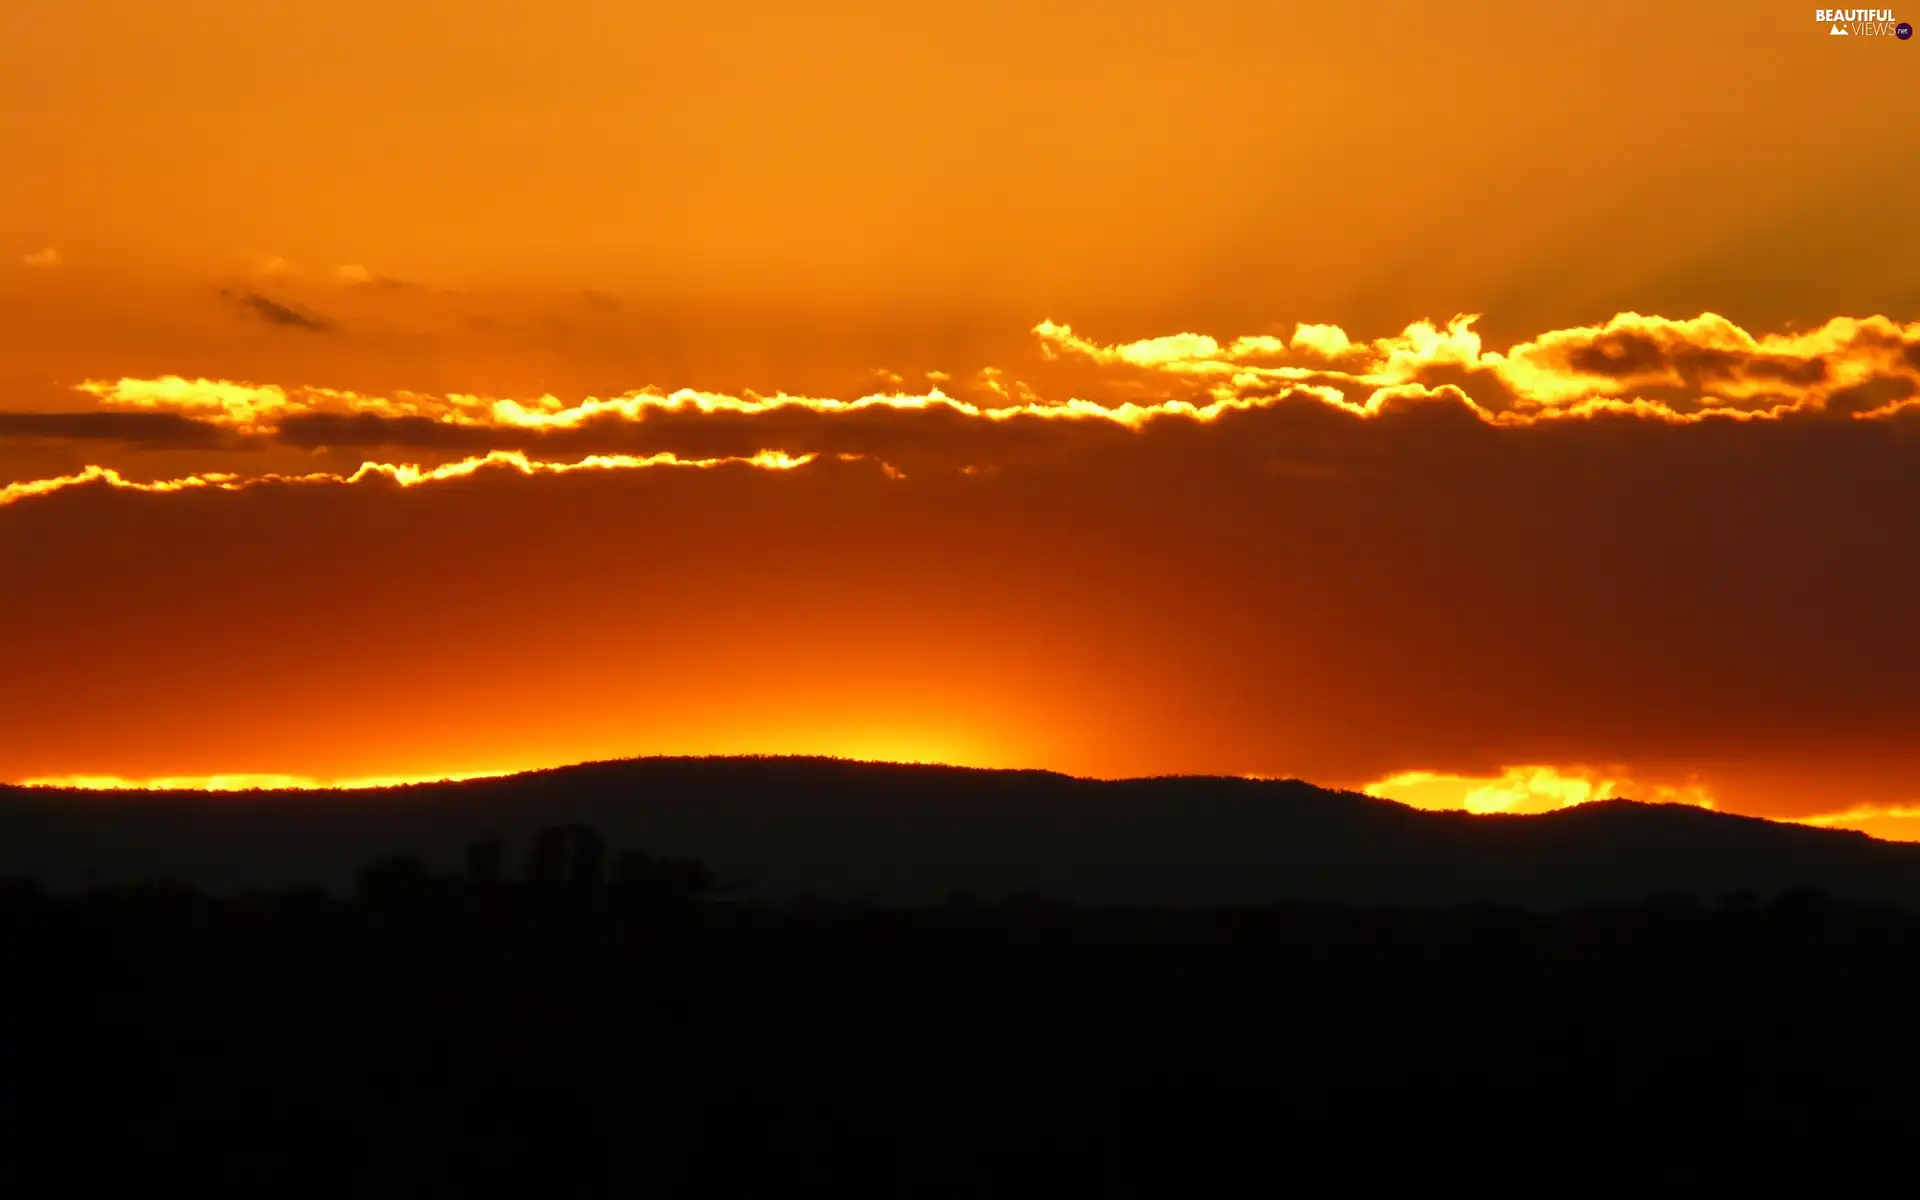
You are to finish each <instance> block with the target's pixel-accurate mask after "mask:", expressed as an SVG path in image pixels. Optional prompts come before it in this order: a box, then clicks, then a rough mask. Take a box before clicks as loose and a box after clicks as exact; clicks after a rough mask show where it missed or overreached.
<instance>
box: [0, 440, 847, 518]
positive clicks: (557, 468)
mask: <svg viewBox="0 0 1920 1200" xmlns="http://www.w3.org/2000/svg"><path fill="white" fill-rule="evenodd" d="M813 457H814V456H813V455H803V456H800V457H793V456H790V455H787V454H783V453H781V452H779V451H777V450H767V451H762V452H761V453H759V454H755V455H750V456H746V457H729V458H705V459H688V458H680V457H678V456H677V455H673V454H653V455H648V456H646V457H638V456H635V455H629V454H593V455H588V456H587V457H586V458H583V459H581V460H579V461H578V462H570V463H556V462H542V461H538V460H535V459H529V458H528V457H527V456H526V455H524V454H522V453H520V452H519V451H517V450H495V451H493V452H492V453H489V454H484V455H480V456H478V457H475V458H464V459H461V460H460V461H458V462H452V463H443V464H442V465H440V466H437V467H422V466H418V465H416V464H413V463H373V462H370V463H362V464H361V465H360V468H359V469H358V470H356V471H354V472H353V473H352V474H349V475H336V474H333V473H331V472H315V473H313V474H308V475H279V474H269V475H247V476H243V475H235V474H231V473H219V472H216V473H210V474H203V475H189V476H185V477H183V478H180V479H160V480H152V481H146V482H141V481H135V480H129V479H127V478H125V477H124V476H122V475H121V474H120V472H118V471H115V470H112V469H110V468H107V467H94V466H90V467H88V468H86V469H85V470H83V471H80V472H78V473H76V474H73V475H63V476H61V477H59V478H57V479H36V480H31V481H29V482H25V483H10V484H8V485H6V486H5V487H3V488H0V508H5V507H6V506H7V505H9V504H15V503H18V502H19V501H21V500H25V499H28V498H30V497H34V496H45V495H49V494H51V493H53V492H57V491H61V490H63V489H66V488H72V487H84V486H86V485H88V484H103V485H105V486H107V487H111V488H118V489H121V490H125V491H133V492H154V493H165V492H185V491H195V490H200V489H205V488H212V489H215V490H218V491H225V492H236V491H240V490H242V489H244V488H250V487H258V486H261V485H263V484H355V483H360V482H362V481H363V480H367V479H372V478H384V479H387V480H389V481H391V482H393V483H395V484H398V485H399V486H401V487H417V486H420V485H421V484H428V483H441V482H444V481H446V480H449V479H464V478H466V477H467V476H470V475H473V474H474V473H476V472H478V471H481V470H484V469H487V468H493V467H503V468H507V469H510V470H514V471H518V472H519V473H520V474H522V475H566V474H570V473H572V472H575V471H633V470H642V469H645V468H648V467H695V468H701V469H710V468H713V467H722V466H730V465H738V466H747V467H755V468H759V469H761V470H768V471H790V470H793V469H794V468H796V467H802V466H805V465H806V464H807V463H809V462H811V461H812V460H813Z"/></svg>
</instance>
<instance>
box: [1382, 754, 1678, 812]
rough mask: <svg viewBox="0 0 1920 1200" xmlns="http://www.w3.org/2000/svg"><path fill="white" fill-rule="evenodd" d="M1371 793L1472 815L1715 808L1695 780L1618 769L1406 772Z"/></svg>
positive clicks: (1531, 767) (1565, 768) (1527, 767)
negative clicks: (1646, 806) (1652, 777)
mask: <svg viewBox="0 0 1920 1200" xmlns="http://www.w3.org/2000/svg"><path fill="white" fill-rule="evenodd" d="M1360 790H1361V791H1362V792H1364V793H1365V794H1367V795H1369V796H1377V797H1380V798H1381V799H1384V800H1397V801H1399V802H1400V803H1402V804H1408V805H1412V806H1413V807H1415V808H1426V809H1442V810H1447V809H1465V810H1466V811H1468V812H1472V813H1542V812H1554V811H1556V810H1558V809H1563V808H1572V807H1573V806H1574V805H1576V804H1589V803H1592V802H1593V801H1596V800H1642V801H1647V802H1653V803H1661V804H1691V805H1694V806H1695V807H1698V808H1713V807H1714V801H1713V797H1712V796H1710V795H1708V794H1707V791H1706V789H1705V788H1703V787H1701V786H1700V785H1699V784H1697V783H1692V782H1689V783H1686V784H1682V785H1677V786H1676V785H1671V784H1647V783H1639V782H1636V781H1634V780H1633V779H1631V778H1628V777H1625V776H1622V775H1620V774H1618V773H1610V772H1606V771H1600V770H1597V769H1594V768H1591V767H1583V766H1573V767H1553V766H1539V765H1533V766H1517V767H1503V768H1501V770H1500V774H1498V775H1494V776H1471V775H1447V774H1441V773H1437V772H1433V771H1406V772H1402V773H1401V774H1398V775H1391V776H1388V777H1387V778H1385V779H1382V780H1379V781H1378V782H1376V783H1370V784H1367V785H1366V786H1365V787H1363V788H1361V789H1360Z"/></svg>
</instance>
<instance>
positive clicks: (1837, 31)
mask: <svg viewBox="0 0 1920 1200" xmlns="http://www.w3.org/2000/svg"><path fill="white" fill-rule="evenodd" d="M1831 36H1833V37H1850V36H1852V35H1850V34H1849V33H1848V32H1847V31H1846V30H1844V29H1842V28H1840V27H1839V26H1838V25H1835V26H1834V27H1833V30H1832V32H1831Z"/></svg>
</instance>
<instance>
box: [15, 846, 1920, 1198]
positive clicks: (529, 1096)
mask: <svg viewBox="0 0 1920 1200" xmlns="http://www.w3.org/2000/svg"><path fill="white" fill-rule="evenodd" d="M713 883H714V878H713V877H712V875H711V874H710V873H709V872H706V871H704V870H703V869H702V868H700V867H699V866H697V865H696V864H694V863H691V862H688V861H684V860H678V861H677V860H659V859H651V858H647V857H644V856H641V855H638V854H633V853H628V854H624V855H621V854H615V853H612V852H610V851H609V849H608V848H607V846H606V844H605V843H604V842H603V841H602V840H601V839H600V837H599V836H598V835H597V834H595V833H593V832H592V831H590V830H586V829H584V828H579V827H576V828H571V829H554V830H551V831H549V832H547V833H546V834H544V835H542V836H540V837H538V838H533V839H527V840H525V841H523V842H521V843H519V844H515V845H510V846H502V845H500V844H498V843H488V842H483V843H480V844H477V845H476V846H475V847H474V848H473V850H472V851H471V852H469V854H468V855H467V859H466V864H465V866H464V867H462V868H460V869H459V870H458V871H457V872H446V873H440V874H435V873H430V872H429V871H427V870H426V869H425V868H424V867H423V865H422V864H421V863H420V862H419V861H418V860H414V859H410V858H405V857H396V858H389V859H386V860H383V861H381V862H378V863H376V864H373V865H371V866H370V867H369V868H368V869H367V870H365V871H363V872H362V873H361V875H360V877H359V879H358V881H357V884H356V887H355V889H354V893H353V895H352V896H351V897H345V896H328V895H326V894H325V893H322V892H320V891H318V890H313V891H298V890H294V891H280V892H256V893H252V894H246V895H233V896H226V897H220V898H213V897H209V896H205V895H201V894H198V893H196V892H194V891H192V890H189V889H186V888H184V887H178V886H159V885H156V886H149V887H140V888H125V889H119V890H106V891H97V892H94V893H92V894H85V895H76V894H63V895H57V896H55V895H49V894H47V893H44V892H42V891H40V890H38V889H37V888H36V887H34V886H31V885H29V884H27V883H24V882H20V881H15V882H13V883H10V884H7V885H6V886H5V887H4V888H0V956H3V958H0V961H3V963H4V967H3V968H0V971H3V977H4V981H5V982H4V991H3V992H0V996H4V1000H3V1001H0V1003H4V1005H5V1019H4V1021H0V1188H5V1189H6V1192H7V1194H10V1195H20V1196H28V1195H88V1194H126V1193H127V1192H128V1190H129V1189H134V1190H137V1192H138V1194H142V1195H153V1194H179V1195H188V1196H193V1195H213V1194H229V1193H246V1194H249V1195H257V1196H265V1197H280V1196H295V1195H300V1196H304V1195H316V1196H329V1197H347V1196H355V1197H357V1196H408V1197H415V1196H438V1195H477V1194H486V1195H515V1196H526V1197H545V1196H561V1195H604V1196H613V1195H621V1196H649V1195H661V1196H707V1195H715V1196H717V1195H747V1196H782V1195H789V1194H796V1193H797V1194H825V1195H833V1196H852V1195H900V1196H1000V1195H1022V1196H1026V1195H1035V1196H1050V1197H1056V1196H1057V1197H1064V1196H1226V1195H1277V1194H1294V1195H1310V1196H1318V1195H1336V1194H1370V1193H1371V1192H1373V1191H1374V1190H1376V1189H1378V1188H1381V1187H1383V1186H1388V1185H1392V1186H1395V1187H1396V1188H1400V1189H1404V1188H1408V1187H1412V1188H1418V1189H1420V1190H1421V1192H1422V1193H1426V1192H1434V1193H1449V1192H1461V1191H1465V1192H1467V1193H1468V1194H1475V1193H1482V1194H1484V1193H1493V1194H1505V1193H1507V1192H1511V1191H1515V1190H1519V1189H1525V1190H1527V1191H1528V1192H1532V1193H1547V1194H1560V1193H1572V1194H1585V1193H1588V1192H1594V1191H1600V1190H1606V1191H1609V1192H1614V1193H1618V1192H1620V1191H1621V1190H1622V1189H1631V1190H1632V1191H1633V1192H1634V1193H1635V1194H1642V1193H1651V1194H1671V1193H1682V1192H1684V1193H1688V1194H1716V1195H1718V1194H1731V1193H1733V1192H1734V1191H1735V1190H1736V1189H1738V1190H1756V1189H1758V1188H1761V1187H1764V1188H1766V1189H1767V1192H1768V1194H1771V1193H1772V1192H1773V1191H1774V1190H1776V1189H1778V1188H1780V1187H1781V1186H1783V1185H1786V1184H1789V1183H1791V1184H1795V1185H1797V1186H1799V1187H1801V1188H1805V1189H1812V1190H1811V1191H1810V1193H1809V1194H1821V1195H1830V1194H1887V1195H1894V1194H1904V1193H1905V1192H1907V1191H1908V1190H1910V1184H1909V1183H1908V1178H1909V1176H1908V1174H1907V1172H1908V1169H1909V1164H1908V1163H1907V1162H1906V1161H1903V1160H1905V1159H1910V1157H1911V1151H1910V1149H1909V1148H1910V1146H1911V1140H1912V1137H1913V1131H1914V1130H1915V1129H1916V1128H1920V1086H1916V1078H1920V1077H1917V1076H1916V1073H1915V1068H1916V1067H1920V1038H1916V1037H1915V1035H1914V1034H1913V1032H1912V1030H1911V1028H1910V1023H1911V1021H1912V1016H1911V1013H1912V1007H1913V997H1914V995H1915V985H1916V983H1920V917H1917V916H1916V915H1914V914H1913V913H1911V912H1908V911H1904V910H1900V909H1896V908H1892V907H1873V906H1866V905H1851V904H1843V903H1840V902H1838V901H1835V900H1834V899H1832V898H1831V897H1829V896H1827V895H1825V894H1822V893H1819V892H1811V891H1788V892H1783V893H1778V894H1771V895H1757V894H1752V893H1747V894H1738V895H1732V896H1709V897H1701V898H1692V897H1687V896H1666V897H1659V898H1653V899H1650V900H1649V901H1647V902H1645V903H1641V904H1636V905H1614V906H1609V907H1598V908H1589V909H1570V910H1564V911H1558V912H1537V911H1536V912H1528V911H1523V910H1521V909H1518V908H1503V907H1491V906H1479V907H1473V906H1468V907H1445V908H1430V909H1412V908H1382V907H1374V908H1369V907H1359V906H1316V905H1304V904H1292V905H1280V906H1268V907H1244V908H1236V909H1183V910H1176V909H1154V908H1146V907H1136V908H1117V907H1115V908H1101V909H1090V908H1074V907H1069V906H1065V905H1061V904H1056V903H1051V902H1048V901H1047V900H1045V899H1043V898H1040V897H1035V896H1026V897H1019V896H1015V897H1011V898H1008V899H1004V900H1000V901H996V902H992V903H984V902H981V901H978V900H974V899H971V898H970V897H967V896H964V895H956V896H953V897H950V898H949V899H948V900H946V901H945V902H942V903H936V904H931V905H927V906H923V907H918V908H910V907H879V906H871V905H858V904H846V903H840V904H829V903H825V902H820V901H814V902H777V903H776V902H768V901H754V902H742V901H739V900H737V899H727V898H725V897H724V894H723V895H721V896H716V895H714V894H713V891H712V885H713ZM108 1189H112V1191H108Z"/></svg>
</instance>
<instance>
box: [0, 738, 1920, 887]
mask: <svg viewBox="0 0 1920 1200" xmlns="http://www.w3.org/2000/svg"><path fill="white" fill-rule="evenodd" d="M567 823H579V824H586V825H590V826H593V827H595V828H598V829H600V830H603V831H604V832H605V834H606V836H607V837H609V838H610V839H612V840H613V841H615V842H617V843H621V844H633V845H644V846H646V847H648V848H649V849H650V850H651V851H652V852H655V853H659V854H664V855H672V856H682V857H687V858H692V859H697V860H699V861H702V862H704V863H707V864H709V865H710V866H711V867H712V869H713V870H715V871H716V872H717V873H718V874H719V875H720V877H721V878H722V879H723V880H727V881H735V882H739V883H742V884H750V885H751V886H750V887H743V888H742V889H741V893H742V894H758V895H760V896H763V897H767V898H771V899H782V898H788V897H792V896H795V895H799V894H815V895H821V896H827V897H834V898H840V899H845V898H850V897H865V898H867V899H869V900H871V901H875V902H880V903H894V904H915V903H924V902H927V901H930V900H934V899H937V898H939V897H941V896H943V895H946V894H947V893H949V892H951V891H955V890H965V891H968V892H972V893H974V894H977V895H980V896H983V897H1000V896H1006V895H1011V894H1015V893H1038V894H1042V895H1045V896H1048V897H1053V898H1057V899H1061V900H1065V901H1071V902H1076V903H1083V904H1173V905H1210V904H1265V903H1271V902H1275V901H1282V900H1294V901H1309V902H1319V903H1345V904H1369V905H1372V904H1392V905H1452V904H1460V903H1469V902H1488V903H1496V904H1507V905H1520V906H1528V907H1536V908H1564V907H1574V906H1580V905H1585V904H1595V903H1625V902H1632V901H1637V900H1640V899H1643V898H1645V897H1647V896H1649V895H1652V894H1656V893H1671V892H1684V893H1691V894H1695V895H1702V896H1720V895H1725V894H1728V893H1731V892H1736V891H1751V892H1755V893H1759V894H1762V895H1770V894H1777V893H1780V892H1783V891H1786V890H1790V889H1796V888H1798V889H1819V890H1823V891H1826V892H1829V893H1831V894H1832V895H1834V896H1835V897H1839V898H1844V899H1848V900H1857V901H1865V902H1876V903H1894V904H1899V905H1903V906H1913V907H1920V846H1909V845H1904V844H1897V843H1887V842H1880V841H1877V840H1875V839H1872V838H1869V837H1867V836H1866V835H1864V834H1859V833H1854V832H1849V831H1837V830H1822V829H1812V828H1807V827H1804V826H1798V825H1787V824H1780V823H1775V822H1769V821H1764V820H1759V819H1755V818H1748V817H1739V816H1733V815H1729V814H1725V813H1718V812H1712V811H1708V810H1703V809H1698V808H1692V807H1687V806H1679V805H1652V804H1640V803H1635V802H1632V801H1626V800H1612V801H1602V802H1596V803H1591V804H1586V805H1581V806H1578V807H1575V808H1571V809H1565V810H1561V811H1558V812H1554V813H1549V814H1544V815H1537V816H1477V815H1469V814H1465V813H1448V812H1429V811H1421V810H1417V809H1413V808H1409V807H1407V806H1405V805H1401V804H1398V803H1395V802H1392V801H1388V800H1382V799H1377V798H1373V797H1369V796H1364V795H1359V794H1356V793H1351V792H1337V791H1330V790H1326V789H1323V788H1318V787H1314V786H1312V785H1310V784H1307V783H1303V782H1299V781H1259V780H1247V779H1234V778H1209V777H1171V778H1155V779H1132V780H1121V781H1097V780H1086V779H1077V778H1073V777H1069V776H1065V775H1059V774H1054V773H1050V772H1044V771H1002V770H976V769H967V768H955V767H940V766H906V765H896V764H880V763H857V762H849V761H843V760H836V759H825V758H783V757H767V758H704V759H701V758H644V759H634V760H625V761H615V762H602V763H588V764H582V765H578V766H571V767H562V768H556V769H551V770H542V771H532V772H527V773H524V774H519V775H513V776H506V777H501V778H495V779H482V780H469V781H465V782H458V783H434V784H419V785H411V786H405V787H394V788H384V789H373V790H367V791H355V792H328V791H318V792H315V791H304V792H303V791H284V792H252V793H217V794H208V793H186V792H138V791H111V792H89V791H76V790H64V789H59V790H56V789H24V788H14V787H0V876H4V875H15V876H31V877H34V878H37V879H40V880H42V881H44V882H45V883H46V884H47V885H48V886H50V887H52V888H53V889H55V890H62V889H75V888H81V887H87V886H97V885H102V884H115V883H132V882H139V881H142V880H150V879H173V880H179V881H182V882H185V883H188V884H191V885H193V886H196V887H200V888H206V889H210V890H215V891H223V890H233V889H239V888H245V887H256V886H266V887H281V886H289V885H298V884H310V885H316V886H321V887H324V888H328V889H331V890H335V891H338V890H341V889H344V888H347V887H348V886H350V885H351V882H352V880H353V878H354V873H355V872H356V871H357V870H358V869H359V868H360V866H362V865H363V864H364V863H365V862H366V861H368V860H369V859H370V858H372V857H374V856H375V855H377V854H382V853H387V852H390V851H394V850H396V849H405V850H407V851H409V852H411V853H414V854H416V855H418V856H419V857H420V858H421V859H422V861H423V862H425V863H426V864H427V865H429V866H430V867H433V868H436V869H443V868H451V867H453V866H455V865H457V856H458V855H459V853H460V848H461V847H464V846H466V845H467V844H468V843H470V842H471V841H473V840H474V839H475V838H477V837H479V836H481V835H482V834H484V833H486V832H489V831H491V832H493V833H497V834H499V835H501V836H503V837H506V838H509V839H524V838H527V837H530V836H531V835H532V834H533V832H534V831H535V830H537V829H539V828H542V827H546V826H550V825H555V824H567Z"/></svg>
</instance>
